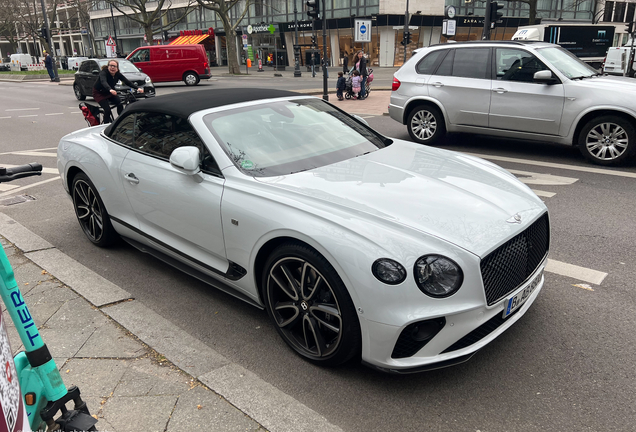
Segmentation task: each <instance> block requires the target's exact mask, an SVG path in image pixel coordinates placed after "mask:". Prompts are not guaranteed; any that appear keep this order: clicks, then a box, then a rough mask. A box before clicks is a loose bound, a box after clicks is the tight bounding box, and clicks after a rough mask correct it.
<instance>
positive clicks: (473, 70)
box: [437, 48, 490, 79]
mask: <svg viewBox="0 0 636 432" xmlns="http://www.w3.org/2000/svg"><path fill="white" fill-rule="evenodd" d="M449 51H450V53H449V54H448V55H447V56H446V58H444V60H443V61H442V63H441V64H440V65H439V68H438V69H437V75H443V76H455V77H463V78H481V79H489V74H488V65H489V63H490V60H489V59H490V48H456V49H452V50H449Z"/></svg>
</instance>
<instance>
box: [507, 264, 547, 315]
mask: <svg viewBox="0 0 636 432" xmlns="http://www.w3.org/2000/svg"><path fill="white" fill-rule="evenodd" d="M542 275H543V270H541V272H540V273H539V274H538V275H537V276H536V277H535V278H534V279H533V280H532V282H530V284H529V285H528V286H527V287H525V288H524V289H522V290H521V291H519V292H518V293H517V294H515V295H514V296H512V297H510V298H509V299H508V300H506V306H505V307H504V312H503V318H506V317H507V316H508V315H510V314H511V313H513V312H514V311H516V310H517V309H519V308H520V307H521V305H522V304H524V303H525V302H526V300H528V298H530V295H531V294H532V293H533V292H534V290H535V288H536V287H537V285H539V282H541V276H542Z"/></svg>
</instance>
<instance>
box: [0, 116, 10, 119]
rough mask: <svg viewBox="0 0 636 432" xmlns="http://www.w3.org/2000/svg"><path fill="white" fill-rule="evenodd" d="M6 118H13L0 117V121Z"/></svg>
mask: <svg viewBox="0 0 636 432" xmlns="http://www.w3.org/2000/svg"><path fill="white" fill-rule="evenodd" d="M5 118H11V116H9V117H0V119H5Z"/></svg>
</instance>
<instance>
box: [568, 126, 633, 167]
mask: <svg viewBox="0 0 636 432" xmlns="http://www.w3.org/2000/svg"><path fill="white" fill-rule="evenodd" d="M579 150H580V151H581V153H582V154H583V156H585V158H586V159H588V160H589V161H591V162H593V163H595V164H598V165H605V166H611V165H621V164H623V163H625V162H626V161H628V160H629V159H631V158H632V157H633V156H634V153H636V129H634V126H633V125H632V124H631V122H629V121H627V120H625V119H624V118H622V117H618V116H614V115H605V116H600V117H596V118H594V119H592V120H590V121H589V122H587V123H586V125H585V126H583V129H581V133H580V134H579Z"/></svg>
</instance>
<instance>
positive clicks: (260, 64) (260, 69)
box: [258, 58, 265, 72]
mask: <svg viewBox="0 0 636 432" xmlns="http://www.w3.org/2000/svg"><path fill="white" fill-rule="evenodd" d="M258 71H259V72H265V71H264V70H263V61H262V60H261V59H260V58H259V59H258Z"/></svg>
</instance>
